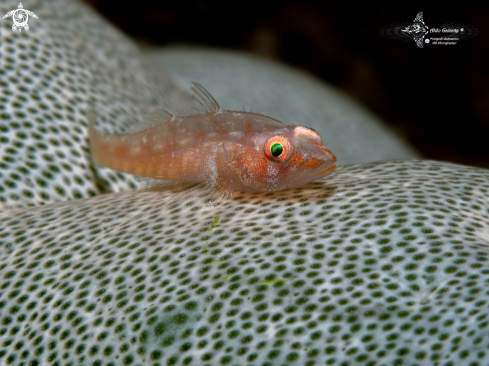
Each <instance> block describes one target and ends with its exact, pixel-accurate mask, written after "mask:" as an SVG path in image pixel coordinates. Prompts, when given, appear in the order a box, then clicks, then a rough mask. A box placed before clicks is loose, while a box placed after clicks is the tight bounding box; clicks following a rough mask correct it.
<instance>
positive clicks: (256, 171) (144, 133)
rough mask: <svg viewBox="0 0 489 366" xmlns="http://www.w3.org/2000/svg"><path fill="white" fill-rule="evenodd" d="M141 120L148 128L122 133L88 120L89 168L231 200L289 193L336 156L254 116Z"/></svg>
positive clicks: (315, 140)
mask: <svg viewBox="0 0 489 366" xmlns="http://www.w3.org/2000/svg"><path fill="white" fill-rule="evenodd" d="M216 105H217V103H216ZM146 120H149V121H152V122H153V125H152V126H150V127H148V128H146V129H143V130H140V131H136V132H132V133H123V134H104V133H101V132H99V131H97V130H96V129H95V128H94V126H93V121H91V123H90V145H91V152H92V156H93V159H94V161H95V162H96V163H97V164H98V165H102V166H106V167H109V168H111V169H114V170H118V171H121V172H126V173H130V174H135V175H138V176H142V177H147V178H153V179H161V180H165V181H174V182H181V183H195V184H204V185H206V186H207V187H209V188H211V189H213V190H216V191H219V192H226V193H227V194H231V195H232V192H233V191H243V192H267V191H268V192H269V191H280V190H285V189H290V188H295V187H299V186H301V185H303V184H306V183H309V182H311V181H313V180H317V179H321V178H323V177H324V176H326V175H327V174H329V173H331V172H332V171H333V170H334V169H335V165H334V163H335V162H336V157H335V156H334V155H333V153H332V152H331V151H330V150H328V149H327V148H326V147H324V146H323V144H322V139H321V136H320V135H319V134H318V133H317V132H315V131H314V130H312V129H309V128H306V127H303V126H295V125H288V124H286V123H283V122H280V121H277V120H275V119H273V118H270V117H267V116H264V115H261V114H256V113H250V112H237V111H227V110H221V109H218V110H211V111H208V112H205V113H201V114H196V115H191V116H187V117H173V116H171V115H169V114H168V113H167V112H165V111H163V110H155V111H153V112H152V113H150V115H149V116H148V117H147V118H146ZM158 121H160V122H159V123H156V124H154V123H155V122H158Z"/></svg>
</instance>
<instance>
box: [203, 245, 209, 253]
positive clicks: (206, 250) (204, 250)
mask: <svg viewBox="0 0 489 366" xmlns="http://www.w3.org/2000/svg"><path fill="white" fill-rule="evenodd" d="M208 251H209V249H207V242H205V244H204V246H203V247H202V253H207V252H208ZM206 255H209V253H207V254H206Z"/></svg>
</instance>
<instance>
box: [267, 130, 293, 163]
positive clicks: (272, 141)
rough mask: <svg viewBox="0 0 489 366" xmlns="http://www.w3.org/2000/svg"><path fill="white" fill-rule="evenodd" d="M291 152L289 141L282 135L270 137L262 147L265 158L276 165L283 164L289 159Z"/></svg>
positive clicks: (291, 147) (291, 146)
mask: <svg viewBox="0 0 489 366" xmlns="http://www.w3.org/2000/svg"><path fill="white" fill-rule="evenodd" d="M293 151H294V148H293V145H292V142H291V141H290V139H289V138H287V137H285V136H282V135H276V136H272V137H270V138H269V139H268V140H267V141H266V142H265V146H264V152H265V156H266V157H267V158H268V159H269V160H272V161H274V162H276V163H285V162H286V161H287V160H289V159H290V157H291V156H292V153H293Z"/></svg>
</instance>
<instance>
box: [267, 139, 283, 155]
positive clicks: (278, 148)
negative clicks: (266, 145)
mask: <svg viewBox="0 0 489 366" xmlns="http://www.w3.org/2000/svg"><path fill="white" fill-rule="evenodd" d="M283 152H284V148H283V146H282V145H281V144H279V143H277V142H276V143H274V144H273V145H272V146H271V147H270V153H271V154H272V156H273V157H274V158H278V157H279V156H280V155H282V153H283Z"/></svg>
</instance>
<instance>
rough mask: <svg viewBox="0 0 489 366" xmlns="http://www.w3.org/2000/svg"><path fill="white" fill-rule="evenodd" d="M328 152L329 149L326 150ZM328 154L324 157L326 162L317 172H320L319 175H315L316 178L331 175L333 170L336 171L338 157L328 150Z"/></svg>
mask: <svg viewBox="0 0 489 366" xmlns="http://www.w3.org/2000/svg"><path fill="white" fill-rule="evenodd" d="M325 150H327V149H325ZM327 151H328V152H327V153H326V154H324V155H323V157H322V160H324V163H323V164H322V165H321V166H320V167H319V168H318V169H316V170H318V172H317V173H314V176H315V177H317V176H320V175H326V174H329V173H331V172H332V171H333V170H335V169H336V164H335V163H336V156H334V154H333V153H332V152H331V151H329V150H327Z"/></svg>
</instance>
